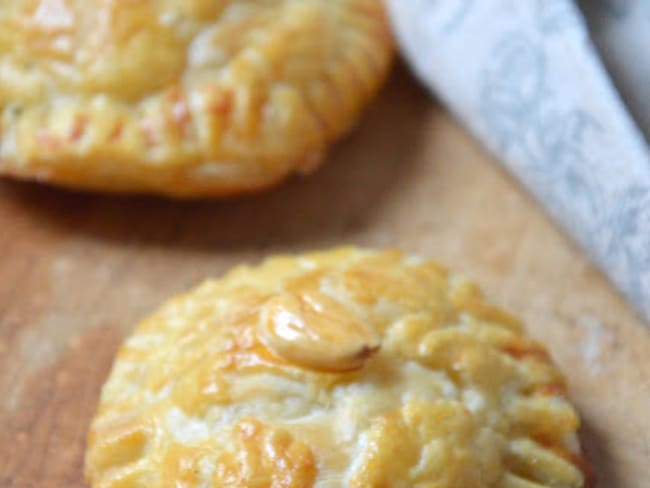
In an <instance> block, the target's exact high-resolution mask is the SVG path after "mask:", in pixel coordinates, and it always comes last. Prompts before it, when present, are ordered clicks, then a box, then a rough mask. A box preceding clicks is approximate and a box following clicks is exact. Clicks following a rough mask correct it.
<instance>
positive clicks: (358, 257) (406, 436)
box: [86, 248, 590, 488]
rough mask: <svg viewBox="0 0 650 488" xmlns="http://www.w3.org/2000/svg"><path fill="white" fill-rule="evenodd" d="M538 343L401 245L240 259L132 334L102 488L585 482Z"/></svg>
mask: <svg viewBox="0 0 650 488" xmlns="http://www.w3.org/2000/svg"><path fill="white" fill-rule="evenodd" d="M565 392H566V390H565V383H564V380H563V377H562V375H561V373H560V372H559V371H558V370H557V369H556V367H555V366H554V365H553V364H552V362H551V360H550V357H549V355H548V353H547V352H546V350H545V349H544V348H543V347H542V346H541V345H540V344H538V343H536V342H535V341H533V340H532V339H530V338H528V337H526V336H525V335H523V333H522V326H521V325H520V323H519V321H518V320H517V319H515V318H514V317H512V316H510V315H508V314H507V313H505V312H503V311H501V310H499V309H498V308H496V307H495V306H493V305H491V304H490V303H488V302H487V301H486V300H485V299H484V297H483V296H482V294H481V292H480V290H479V289H478V288H477V287H476V286H475V285H474V284H472V283H470V282H468V281H466V280H464V279H462V278H459V277H457V276H454V275H451V274H449V273H448V272H447V271H446V270H445V269H444V268H442V267H440V266H439V265H437V264H436V263H433V262H431V261H424V260H420V259H416V258H412V257H406V256H404V255H402V254H401V253H399V252H397V251H383V252H379V251H365V250H360V249H356V248H339V249H335V250H332V251H327V252H320V253H311V254H303V255H298V256H281V257H275V258H272V259H269V260H267V261H265V262H264V263H263V264H262V265H260V266H258V267H247V266H241V267H238V268H235V269H233V270H232V271H230V272H229V273H227V274H226V275H225V276H224V277H222V278H221V279H218V280H208V281H206V282H205V283H203V284H202V285H200V286H199V287H198V288H196V289H194V290H192V291H190V292H189V293H187V294H185V295H182V296H179V297H177V298H174V299H172V300H171V301H170V302H168V303H167V304H165V305H164V306H163V307H162V308H161V309H160V310H159V311H158V312H156V313H155V314H154V315H152V316H151V317H149V318H147V319H146V320H144V321H143V322H142V323H141V324H140V325H139V326H138V327H137V328H136V330H135V332H134V333H133V335H132V336H131V337H130V338H128V339H127V340H126V342H125V344H124V345H123V347H122V348H121V350H120V352H119V353H118V356H117V358H116V361H115V364H114V367H113V371H112V373H111V375H110V377H109V379H108V381H107V383H106V385H105V386H104V389H103V392H102V397H101V402H100V407H99V410H98V413H97V415H96V417H95V419H94V421H93V423H92V427H91V431H90V435H89V443H88V451H87V455H86V476H87V478H88V480H89V481H90V482H91V483H92V486H93V487H106V488H109V487H110V488H115V487H127V486H128V487H154V488H155V487H166V486H178V487H183V488H198V487H213V486H214V487H217V486H219V487H273V488H280V487H291V488H297V487H312V486H313V487H320V488H324V487H339V486H350V487H354V488H363V487H403V488H407V487H422V488H424V487H436V488H458V487H461V486H462V487H465V488H474V487H476V488H479V487H496V488H539V487H567V488H582V487H586V486H590V480H589V476H588V474H587V470H586V469H585V466H586V465H585V462H584V460H583V457H582V454H581V450H580V446H579V443H578V440H577V436H576V431H577V429H578V425H579V419H578V416H577V414H576V411H575V410H574V408H573V407H572V406H571V404H570V403H569V402H568V400H567V399H566V397H565Z"/></svg>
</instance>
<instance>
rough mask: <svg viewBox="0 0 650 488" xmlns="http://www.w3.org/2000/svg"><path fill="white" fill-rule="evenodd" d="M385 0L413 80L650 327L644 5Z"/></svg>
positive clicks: (641, 1) (624, 1)
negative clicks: (529, 194)
mask: <svg viewBox="0 0 650 488" xmlns="http://www.w3.org/2000/svg"><path fill="white" fill-rule="evenodd" d="M386 1H387V5H388V9H389V12H390V15H391V17H392V21H393V25H394V27H395V31H396V34H397V37H398V40H399V42H400V45H401V47H402V50H403V53H404V55H405V57H406V58H407V59H408V61H409V62H410V64H411V66H412V67H413V69H414V70H415V72H416V74H417V75H418V76H419V78H420V79H421V80H422V81H423V82H424V83H425V84H426V85H427V86H428V87H429V88H430V89H431V90H432V91H434V92H435V93H436V94H437V95H438V96H439V97H440V98H441V99H442V100H443V101H444V102H445V103H446V104H447V105H448V107H449V108H450V109H451V110H452V111H453V112H454V113H455V114H456V115H457V116H458V117H459V118H460V119H461V120H462V121H463V122H464V123H465V124H466V126H467V127H468V128H469V129H470V130H471V131H472V132H473V133H474V134H475V135H476V136H477V137H478V138H479V139H480V140H481V141H483V143H484V144H485V145H486V146H487V147H488V148H489V149H490V150H492V151H493V152H494V153H495V154H496V155H497V156H498V157H499V159H500V160H501V161H502V162H503V163H504V164H505V165H506V166H507V167H508V168H509V170H510V171H511V172H512V173H513V174H514V175H516V176H517V177H518V178H519V179H520V180H521V181H522V182H523V184H524V185H525V186H526V187H527V188H528V189H529V190H530V191H531V192H532V193H533V194H534V195H535V196H536V197H537V198H538V199H539V201H541V202H542V203H543V204H544V205H545V207H546V208H547V210H548V211H549V212H550V214H551V215H553V216H554V217H555V218H556V219H557V220H558V221H559V222H561V223H562V224H563V226H564V227H565V228H566V229H567V230H568V231H569V232H570V233H571V234H572V235H573V236H574V238H575V239H576V240H577V241H578V242H580V243H581V244H582V245H583V246H584V247H585V248H586V249H587V250H588V251H589V253H590V254H591V256H592V258H593V259H594V260H595V261H596V262H597V263H598V264H599V265H600V266H601V268H602V269H603V270H604V271H605V272H606V273H607V274H608V275H609V277H610V278H611V280H612V281H613V282H614V283H615V284H616V285H618V287H619V288H620V289H621V290H622V291H623V292H624V293H625V294H626V295H627V296H628V297H629V299H630V300H631V301H632V302H633V303H634V304H635V305H636V306H637V308H638V309H639V311H641V313H642V314H644V316H645V317H646V319H648V320H650V147H649V146H648V142H647V140H646V137H647V138H648V140H650V0H598V1H595V0H583V1H581V2H578V3H576V2H574V1H572V0H386ZM644 134H645V136H644ZM485 204H486V205H489V202H485ZM558 279H562V277H561V270H558Z"/></svg>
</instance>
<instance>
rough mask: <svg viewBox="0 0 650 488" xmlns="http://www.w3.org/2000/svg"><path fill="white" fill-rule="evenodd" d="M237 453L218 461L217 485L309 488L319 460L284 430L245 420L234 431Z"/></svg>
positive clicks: (228, 487) (240, 487) (303, 444)
mask: <svg viewBox="0 0 650 488" xmlns="http://www.w3.org/2000/svg"><path fill="white" fill-rule="evenodd" d="M233 436H234V437H235V442H236V446H237V448H236V450H235V452H233V453H229V454H228V455H225V456H223V457H222V458H221V459H219V460H218V461H217V469H216V472H215V479H214V482H215V486H222V487H224V488H248V487H253V486H259V487H268V488H308V487H311V486H313V483H314V480H315V478H316V460H315V458H314V455H313V453H312V452H311V450H310V449H309V446H307V445H306V444H305V443H304V442H300V441H297V440H295V439H294V438H293V437H292V435H291V434H290V433H289V432H287V431H286V430H283V429H273V428H270V427H267V426H265V425H263V424H261V423H260V422H258V421H256V420H254V419H244V420H242V421H241V422H239V423H238V424H237V425H236V426H235V427H234V429H233Z"/></svg>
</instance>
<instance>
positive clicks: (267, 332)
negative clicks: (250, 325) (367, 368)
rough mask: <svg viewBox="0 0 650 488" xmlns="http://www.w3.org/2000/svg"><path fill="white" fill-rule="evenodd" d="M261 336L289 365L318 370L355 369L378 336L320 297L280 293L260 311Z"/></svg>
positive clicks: (374, 346) (369, 353) (376, 346)
mask: <svg viewBox="0 0 650 488" xmlns="http://www.w3.org/2000/svg"><path fill="white" fill-rule="evenodd" d="M260 337H261V339H262V341H264V343H265V344H267V345H268V346H269V347H270V348H271V349H272V350H273V351H274V352H275V353H276V354H278V355H279V356H281V357H283V358H285V359H286V360H288V361H290V362H294V363H297V364H299V365H301V366H304V367H307V368H313V369H316V370H320V371H329V372H342V371H352V370H355V369H359V368H361V367H362V366H363V364H364V362H365V361H366V359H368V358H369V357H370V356H372V355H373V354H375V353H376V352H377V351H378V350H379V346H380V341H379V337H378V335H377V333H376V332H375V331H374V330H372V329H371V328H370V327H368V325H366V324H364V323H363V322H361V321H359V320H358V319H357V318H356V317H354V315H353V314H352V313H350V311H348V310H347V309H346V308H345V307H344V306H343V305H341V304H340V303H339V302H337V301H336V300H334V299H332V298H330V297H328V296H327V295H325V294H323V293H318V292H311V293H304V294H302V295H293V294H289V293H285V294H282V295H276V296H274V297H273V298H271V299H270V300H269V301H268V302H267V303H266V304H265V305H264V306H263V308H262V314H261V324H260Z"/></svg>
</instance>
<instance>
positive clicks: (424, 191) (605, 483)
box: [0, 68, 650, 488]
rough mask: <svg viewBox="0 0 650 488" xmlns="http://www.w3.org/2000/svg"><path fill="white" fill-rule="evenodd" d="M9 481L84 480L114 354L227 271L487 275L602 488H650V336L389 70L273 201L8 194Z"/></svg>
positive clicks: (485, 159) (3, 189) (3, 469)
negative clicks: (537, 353) (266, 266)
mask: <svg viewBox="0 0 650 488" xmlns="http://www.w3.org/2000/svg"><path fill="white" fill-rule="evenodd" d="M0 223H1V227H0V486H1V487H11V488H15V487H20V488H31V487H38V488H41V487H45V488H49V487H56V488H58V487H66V488H71V487H72V488H74V487H80V486H84V483H83V477H82V460H83V452H84V448H85V446H84V439H85V435H86V429H87V427H88V423H89V420H90V417H91V415H92V414H93V410H94V408H95V406H96V403H97V398H98V394H99V390H100V387H101V385H102V383H103V381H104V379H105V378H106V375H107V373H108V370H109V367H110V364H111V361H112V357H113V354H114V353H115V350H116V348H117V347H118V345H119V343H120V342H121V340H122V339H123V338H124V337H125V335H126V334H128V332H129V330H130V329H131V328H132V326H133V324H134V323H135V322H136V321H137V320H138V319H139V318H141V317H143V316H144V315H145V314H147V313H148V312H149V311H151V310H152V309H153V308H154V307H156V306H157V305H158V304H159V303H160V302H161V301H163V300H164V299H165V298H166V297H168V296H169V295H171V294H173V293H176V292H179V291H182V290H185V289H186V288H188V287H189V286H191V285H193V284H195V283H196V282H198V281H199V280H201V279H202V278H203V277H205V276H207V275H218V274H220V273H222V272H223V271H224V270H226V269H227V268H228V267H230V266H231V265H233V264H236V263H239V262H242V261H247V262H255V261H257V260H259V259H261V257H262V256H265V255H267V254H270V253H275V252H281V251H294V250H303V249H313V248H323V247H327V246H331V245H335V244H341V243H356V244H361V245H371V246H376V247H387V246H390V247H393V246H398V247H401V248H403V249H405V250H407V251H409V252H415V253H419V254H422V255H426V256H431V257H435V258H437V259H439V260H440V261H442V262H444V263H446V264H447V265H448V266H450V267H451V268H453V269H455V270H458V271H461V272H462V273H464V274H466V275H468V276H470V277H472V278H474V279H476V280H478V281H479V282H480V283H482V284H483V285H484V287H485V289H486V290H487V291H488V293H489V294H490V295H492V296H493V297H494V298H495V299H496V300H498V301H499V302H501V303H503V304H504V305H505V306H507V307H509V308H511V309H512V310H514V311H515V312H516V313H518V314H520V315H522V316H523V317H524V318H525V320H526V322H527V324H528V328H529V330H530V333H531V334H533V335H534V336H536V337H538V338H539V339H541V340H543V341H544V342H545V343H546V344H547V345H548V346H549V348H550V349H551V351H552V353H553V356H554V357H555V358H556V360H557V362H558V363H559V364H560V365H561V367H562V368H563V369H564V370H565V372H566V373H567V375H568V377H569V383H570V390H571V395H572V397H573V399H574V400H575V402H576V404H577V405H578V407H579V409H580V412H581V414H582V416H583V419H584V428H583V438H584V443H585V446H586V450H587V453H588V457H589V458H590V460H591V461H592V463H593V464H594V466H595V470H596V472H597V475H598V478H599V486H600V487H604V488H647V487H649V486H650V332H649V331H650V329H649V328H647V327H645V326H644V325H643V324H642V322H641V321H640V320H639V319H638V318H637V317H636V316H635V315H634V313H633V312H632V311H631V309H630V308H629V307H628V306H627V304H626V303H625V302H624V301H623V300H622V299H621V298H620V297H619V295H618V294H617V293H616V292H615V291H614V289H613V288H612V287H611V286H610V284H609V283H608V282H607V281H606V280H605V279H604V278H603V276H602V275H601V274H600V273H599V272H598V271H597V270H596V269H594V267H593V266H591V265H590V264H589V262H588V260H587V259H586V258H585V256H584V255H583V253H582V252H581V251H580V250H579V249H578V248H577V247H575V246H574V245H573V244H572V242H571V241H570V240H569V239H567V238H566V237H565V236H564V235H563V234H562V232H561V231H560V230H559V229H558V228H556V227H555V225H554V224H553V223H552V222H551V221H550V220H549V219H548V218H547V217H546V216H545V214H544V213H543V211H542V210H541V209H540V208H539V207H538V206H537V205H536V203H535V202H534V201H532V200H531V198H530V197H529V196H528V195H527V194H526V193H525V192H524V191H522V189H521V188H520V187H519V186H518V184H517V183H516V182H515V181H513V179H511V178H510V177H509V176H508V175H507V174H505V173H504V172H503V170H502V169H501V167H500V166H499V165H498V163H496V162H495V161H494V160H492V159H491V158H490V157H489V155H487V154H486V153H485V152H484V150H483V149H482V148H481V147H480V146H479V145H477V143H476V142H475V141H474V140H473V139H472V138H471V137H470V136H469V135H468V134H467V133H466V132H465V131H464V130H463V129H461V128H460V127H459V126H458V124H457V123H455V122H454V121H453V119H452V118H450V116H449V115H447V114H446V113H445V111H444V110H443V109H441V108H440V107H439V106H437V105H435V103H433V102H431V101H430V99H429V98H428V97H427V95H426V94H425V93H424V92H423V91H422V89H421V88H419V87H418V86H417V84H416V83H415V82H414V81H413V80H412V79H411V78H410V77H409V75H407V74H406V73H405V71H404V70H403V69H402V68H399V69H397V71H396V73H395V74H394V76H393V77H392V79H391V81H390V83H389V84H388V86H387V87H386V89H385V90H384V91H383V93H382V94H381V96H380V98H379V100H378V101H377V103H375V104H374V105H373V107H372V108H371V109H370V110H369V112H368V113H367V114H366V116H365V117H364V118H363V120H362V121H361V122H360V124H359V126H358V127H357V129H356V130H355V131H354V132H353V133H352V134H351V135H350V136H349V137H348V138H347V139H346V140H345V141H343V142H342V143H340V144H339V145H337V146H336V147H335V148H334V149H333V151H332V153H331V155H330V157H329V159H328V161H327V164H326V165H325V166H324V167H323V168H322V169H321V170H320V171H318V172H317V173H316V174H314V175H313V176H311V177H308V178H296V179H294V180H292V181H290V182H289V183H288V184H286V185H284V186H282V187H280V188H278V189H277V190H274V191H272V192H269V193H266V194H263V195H258V196H250V197H246V198H241V199H237V200H231V201H226V202H184V203H179V202H172V201H165V200H159V199H152V198H131V197H129V198H117V197H106V196H92V195H82V194H74V193H70V192H65V191H60V190H53V189H48V188H44V187H39V186H37V185H28V184H17V183H9V182H4V183H2V184H0Z"/></svg>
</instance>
